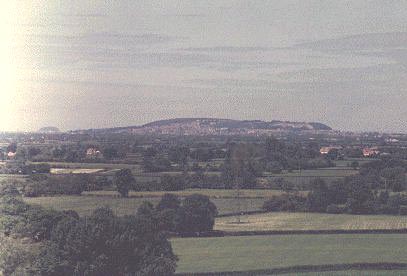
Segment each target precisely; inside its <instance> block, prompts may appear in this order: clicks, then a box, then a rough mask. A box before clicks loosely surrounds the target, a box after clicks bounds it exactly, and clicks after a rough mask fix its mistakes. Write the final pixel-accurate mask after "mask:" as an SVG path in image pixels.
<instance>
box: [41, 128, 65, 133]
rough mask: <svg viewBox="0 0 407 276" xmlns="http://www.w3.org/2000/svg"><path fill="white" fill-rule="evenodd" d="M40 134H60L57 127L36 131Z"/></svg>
mask: <svg viewBox="0 0 407 276" xmlns="http://www.w3.org/2000/svg"><path fill="white" fill-rule="evenodd" d="M38 132H40V133H58V132H61V131H60V130H59V128H57V127H43V128H40V129H39V130H38Z"/></svg>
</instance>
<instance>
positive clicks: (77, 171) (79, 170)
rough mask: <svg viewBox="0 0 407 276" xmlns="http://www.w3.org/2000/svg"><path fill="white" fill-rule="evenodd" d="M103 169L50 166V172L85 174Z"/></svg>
mask: <svg viewBox="0 0 407 276" xmlns="http://www.w3.org/2000/svg"><path fill="white" fill-rule="evenodd" d="M102 171H104V169H74V168H69V169H67V168H51V171H50V172H51V174H70V173H73V174H81V173H86V174H91V173H98V172H102Z"/></svg>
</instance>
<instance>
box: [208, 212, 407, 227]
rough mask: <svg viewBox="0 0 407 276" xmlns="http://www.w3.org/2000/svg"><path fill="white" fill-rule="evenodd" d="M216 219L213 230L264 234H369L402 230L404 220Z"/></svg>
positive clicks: (362, 217)
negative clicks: (384, 230)
mask: <svg viewBox="0 0 407 276" xmlns="http://www.w3.org/2000/svg"><path fill="white" fill-rule="evenodd" d="M236 221H237V218H236V217H222V218H217V219H216V223H215V229H216V230H222V231H268V230H270V231H271V230H370V229H406V228H407V216H390V215H347V214H320V213H285V212H276V213H266V214H256V215H249V216H243V217H241V221H242V222H243V223H239V224H238V223H235V222H236Z"/></svg>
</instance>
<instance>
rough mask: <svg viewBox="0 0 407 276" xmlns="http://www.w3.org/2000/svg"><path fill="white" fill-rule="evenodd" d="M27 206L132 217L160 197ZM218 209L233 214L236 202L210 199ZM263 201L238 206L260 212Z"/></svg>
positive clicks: (58, 199) (42, 200)
mask: <svg viewBox="0 0 407 276" xmlns="http://www.w3.org/2000/svg"><path fill="white" fill-rule="evenodd" d="M24 200H25V201H26V202H27V203H29V204H39V205H41V206H44V207H46V208H53V209H56V210H75V211H77V212H78V213H79V215H81V216H83V215H89V214H91V213H92V211H93V210H94V209H96V208H98V207H103V206H109V207H111V208H112V209H113V211H114V212H115V213H116V214H117V215H119V216H122V215H133V214H135V211H136V210H137V208H138V207H139V206H140V205H141V203H142V202H143V201H150V202H151V203H153V204H157V203H158V202H159V201H160V197H130V198H119V197H102V196H54V197H32V198H24ZM211 200H212V201H213V202H214V203H215V205H216V207H217V208H218V212H219V214H225V213H234V212H236V210H238V209H237V202H236V200H234V199H231V198H213V199H211ZM263 202H264V199H261V198H252V199H241V200H240V205H241V210H243V211H256V210H260V209H261V207H262V206H263Z"/></svg>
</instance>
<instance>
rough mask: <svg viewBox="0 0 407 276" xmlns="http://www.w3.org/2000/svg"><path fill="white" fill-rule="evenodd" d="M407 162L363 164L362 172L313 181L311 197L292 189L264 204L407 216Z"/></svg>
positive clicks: (284, 208)
mask: <svg viewBox="0 0 407 276" xmlns="http://www.w3.org/2000/svg"><path fill="white" fill-rule="evenodd" d="M405 166H406V164H405V162H404V161H401V160H393V159H384V160H378V161H374V162H371V163H367V164H365V165H363V166H362V168H361V170H360V173H359V174H358V175H355V176H349V177H346V178H344V179H343V180H336V181H334V182H332V183H330V184H327V183H326V182H325V181H324V180H322V179H315V180H314V181H313V182H312V183H311V191H310V192H309V193H308V195H307V196H301V195H300V194H299V193H296V192H288V193H286V194H284V195H281V196H275V197H273V198H271V199H270V200H268V201H266V202H265V203H264V206H263V208H264V209H265V210H267V211H303V212H326V213H338V214H339V213H349V214H400V215H407V195H406V194H403V193H400V192H401V191H405V190H406V189H407V182H406V167H405Z"/></svg>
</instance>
